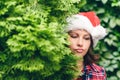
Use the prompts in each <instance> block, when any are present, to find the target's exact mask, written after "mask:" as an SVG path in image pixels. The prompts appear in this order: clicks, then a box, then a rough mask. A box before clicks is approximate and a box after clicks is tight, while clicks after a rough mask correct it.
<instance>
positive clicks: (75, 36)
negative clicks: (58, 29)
mask: <svg viewBox="0 0 120 80" xmlns="http://www.w3.org/2000/svg"><path fill="white" fill-rule="evenodd" d="M69 35H70V37H71V38H77V37H78V35H77V34H69Z"/></svg>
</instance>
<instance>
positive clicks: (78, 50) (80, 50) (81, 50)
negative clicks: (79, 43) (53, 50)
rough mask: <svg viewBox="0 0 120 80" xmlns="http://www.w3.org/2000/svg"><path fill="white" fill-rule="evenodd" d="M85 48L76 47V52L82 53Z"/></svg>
mask: <svg viewBox="0 0 120 80" xmlns="http://www.w3.org/2000/svg"><path fill="white" fill-rule="evenodd" d="M83 51H84V50H83V49H75V52H77V53H82V52H83Z"/></svg>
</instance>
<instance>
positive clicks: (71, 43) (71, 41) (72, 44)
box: [68, 38, 75, 49]
mask: <svg viewBox="0 0 120 80" xmlns="http://www.w3.org/2000/svg"><path fill="white" fill-rule="evenodd" d="M68 41H69V42H70V44H69V47H70V49H73V48H74V46H75V40H73V39H71V38H69V39H68Z"/></svg>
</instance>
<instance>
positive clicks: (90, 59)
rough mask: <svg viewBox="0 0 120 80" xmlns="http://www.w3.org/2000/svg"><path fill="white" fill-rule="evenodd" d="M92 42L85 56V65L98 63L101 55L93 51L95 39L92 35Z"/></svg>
mask: <svg viewBox="0 0 120 80" xmlns="http://www.w3.org/2000/svg"><path fill="white" fill-rule="evenodd" d="M90 40H91V44H90V47H89V49H88V52H87V54H86V55H85V56H84V65H89V64H92V63H96V62H97V61H98V60H99V55H98V54H94V53H93V39H92V36H91V35H90Z"/></svg>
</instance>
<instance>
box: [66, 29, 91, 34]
mask: <svg viewBox="0 0 120 80" xmlns="http://www.w3.org/2000/svg"><path fill="white" fill-rule="evenodd" d="M68 33H78V34H86V35H90V34H89V32H88V31H86V30H84V29H77V30H71V31H69V32H68Z"/></svg>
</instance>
